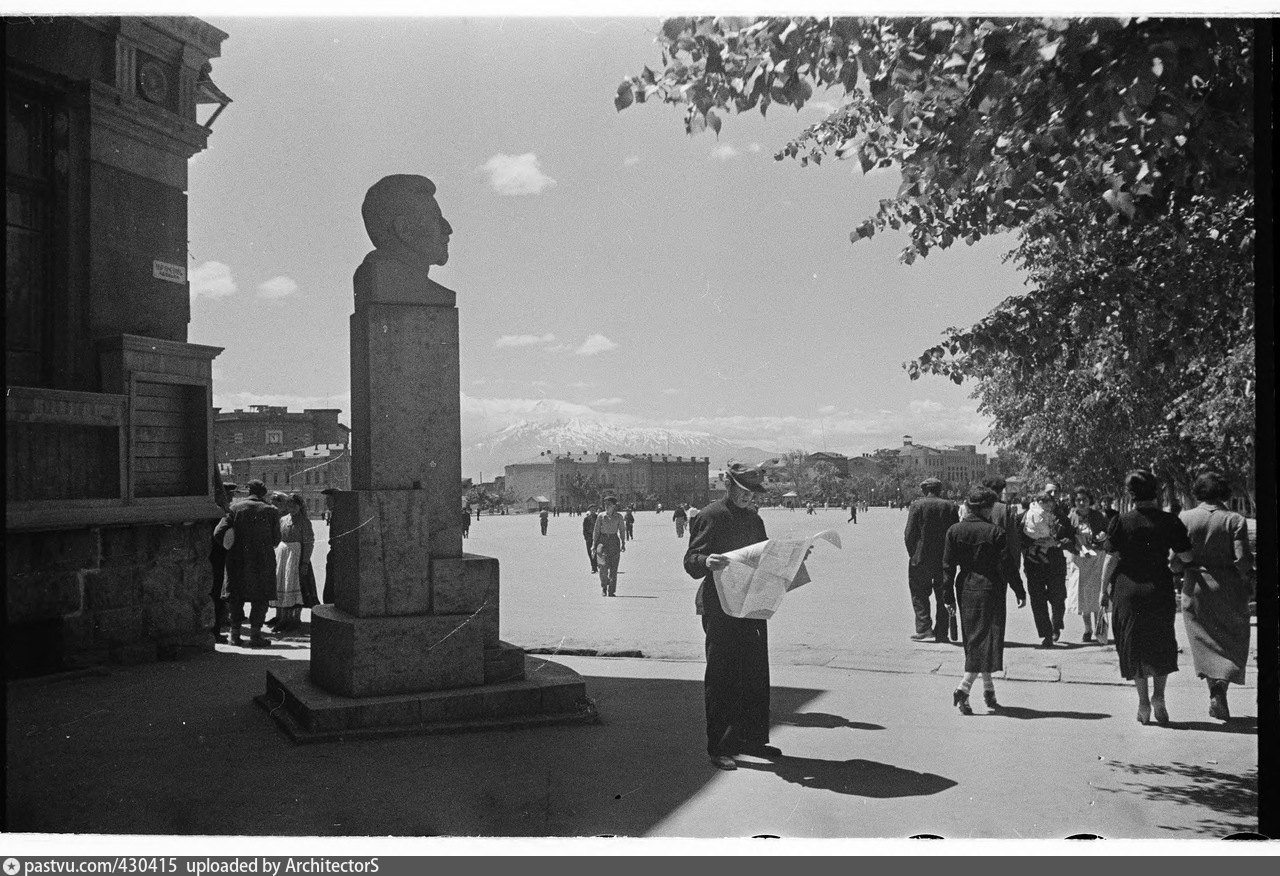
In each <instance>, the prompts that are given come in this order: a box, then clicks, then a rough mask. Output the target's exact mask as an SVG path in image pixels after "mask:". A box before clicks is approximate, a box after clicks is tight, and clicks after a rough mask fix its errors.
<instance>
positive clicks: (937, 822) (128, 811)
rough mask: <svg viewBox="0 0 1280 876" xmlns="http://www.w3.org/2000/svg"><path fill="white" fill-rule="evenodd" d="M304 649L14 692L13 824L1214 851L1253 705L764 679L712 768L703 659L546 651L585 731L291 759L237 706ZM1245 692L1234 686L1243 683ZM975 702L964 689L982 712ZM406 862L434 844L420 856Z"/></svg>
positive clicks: (1053, 687) (1024, 685)
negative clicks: (1116, 841) (751, 720)
mask: <svg viewBox="0 0 1280 876" xmlns="http://www.w3.org/2000/svg"><path fill="white" fill-rule="evenodd" d="M308 653H309V652H308V649H307V647H306V645H305V643H303V642H292V643H284V644H281V645H278V646H276V647H274V648H272V649H270V650H269V651H266V652H255V651H248V650H245V649H233V648H229V647H226V646H220V647H219V650H218V651H217V652H216V653H211V654H204V655H200V656H197V657H194V658H191V659H185V660H179V661H176V662H171V663H158V664H151V665H143V666H132V667H121V668H116V669H114V670H112V671H111V672H110V673H109V674H105V675H93V674H85V675H81V676H79V677H74V678H64V679H60V680H52V679H48V680H43V681H32V682H21V683H13V684H10V685H9V686H8V691H7V706H8V710H7V714H8V717H7V728H6V729H7V734H8V740H9V745H8V775H7V790H6V806H7V813H8V817H9V823H8V829H9V830H10V831H17V832H23V833H25V832H35V833H49V832H52V833H64V832H74V833H93V834H176V835H211V836H228V835H269V836H322V837H323V836H419V837H421V836H484V837H495V836H514V837H538V836H552V837H574V836H600V835H614V836H629V837H645V836H648V837H750V836H756V835H760V834H769V835H775V836H781V837H891V838H903V837H909V836H913V835H916V834H921V833H928V834H936V835H940V836H943V837H950V838H962V837H964V838H977V837H1010V838H1017V837H1021V838H1055V839H1061V838H1065V837H1067V836H1071V835H1073V834H1077V833H1091V834H1097V835H1101V836H1106V837H1112V838H1135V837H1150V838H1184V837H1199V838H1211V837H1220V836H1224V835H1226V834H1229V833H1233V832H1237V831H1248V830H1252V829H1254V827H1255V823H1254V811H1255V808H1256V805H1257V804H1256V801H1257V788H1256V784H1257V772H1256V762H1257V751H1256V706H1255V705H1254V704H1253V703H1251V702H1249V701H1248V698H1246V697H1245V696H1243V695H1237V696H1236V697H1235V698H1234V699H1233V701H1232V706H1233V709H1234V711H1235V712H1236V713H1237V714H1238V715H1239V719H1238V720H1237V721H1235V722H1233V723H1232V724H1229V725H1223V724H1219V723H1218V722H1216V721H1210V720H1209V719H1208V718H1207V717H1206V716H1205V714H1204V712H1205V707H1206V705H1207V704H1206V702H1204V697H1202V696H1200V695H1199V694H1198V692H1195V691H1188V690H1183V689H1180V688H1179V689H1175V690H1171V691H1170V696H1169V708H1170V711H1171V713H1172V716H1173V718H1174V721H1175V723H1174V724H1173V725H1172V726H1169V727H1158V726H1145V727H1144V726H1140V725H1139V724H1137V722H1136V721H1135V720H1134V712H1135V702H1134V697H1133V694H1132V691H1130V690H1125V689H1123V688H1119V687H1114V686H1110V685H1087V684H1066V685H1064V684H1038V683H1030V682H1016V681H1009V682H1002V683H1000V685H999V697H1000V701H1001V703H1002V705H1004V706H1005V707H1006V708H1004V709H1003V711H1002V712H1000V713H999V714H994V715H988V714H986V713H985V709H984V708H983V707H981V706H980V705H979V706H976V707H975V708H976V710H977V712H978V714H976V715H974V716H972V717H963V716H960V715H959V714H957V713H956V711H955V710H954V708H953V707H952V705H951V690H952V688H953V687H954V679H952V678H946V677H940V676H939V675H937V674H906V675H904V674H893V673H884V672H864V671H857V670H850V669H840V668H835V667H832V666H830V665H828V666H812V665H775V666H774V672H773V717H774V731H773V741H774V742H775V743H776V744H778V745H780V746H781V747H782V749H783V750H784V752H786V754H787V757H785V758H784V759H782V760H780V761H778V762H776V763H769V762H767V761H763V760H748V759H744V761H743V762H742V765H741V768H740V769H739V770H737V771H736V772H730V773H725V772H720V771H718V770H716V769H714V768H713V767H711V765H710V764H709V763H708V762H707V759H706V756H705V754H704V753H703V750H704V742H705V740H704V735H703V725H702V714H703V713H702V684H701V677H702V671H703V666H702V665H701V664H699V663H693V662H678V661H661V660H643V659H604V658H589V657H564V658H561V662H563V663H564V664H565V665H568V666H570V667H571V668H573V669H575V670H577V671H579V672H580V673H582V674H583V675H584V676H585V678H586V682H587V690H588V693H589V695H590V696H592V697H593V698H594V699H595V701H596V704H597V707H598V709H599V712H600V716H601V722H600V723H599V724H597V725H591V726H566V727H549V728H542V729H536V730H516V731H492V732H479V733H470V734H460V735H454V736H425V737H403V738H394V739H379V740H364V741H358V742H335V743H324V744H317V745H308V746H297V745H293V744H291V743H290V742H289V741H288V740H287V738H286V737H285V736H284V735H283V734H282V733H281V732H280V731H279V730H278V729H277V728H276V726H275V724H274V723H273V722H272V721H271V720H270V719H269V717H268V716H267V714H265V713H264V712H263V711H262V710H261V709H260V708H258V707H257V706H255V705H254V704H253V703H252V701H251V698H252V696H253V695H254V694H256V693H258V692H260V691H261V689H262V686H263V678H264V675H265V669H266V667H267V666H268V665H270V664H271V663H272V662H275V661H280V660H305V659H307V657H308ZM1242 693H1243V692H1242ZM978 699H980V698H978ZM423 848H424V849H426V848H429V847H423Z"/></svg>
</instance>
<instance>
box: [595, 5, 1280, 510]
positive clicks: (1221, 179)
mask: <svg viewBox="0 0 1280 876" xmlns="http://www.w3.org/2000/svg"><path fill="white" fill-rule="evenodd" d="M1263 26H1265V25H1263ZM1254 27H1255V24H1254V23H1253V22H1250V21H1248V20H1240V19H1237V20H1231V19H1204V18H1201V19H1193V18H1184V19H1159V18H1121V19H1100V18H1098V19H1093V18H1089V19H1059V18H1020V19H998V20H994V19H985V18H912V19H907V18H903V19H883V18H777V19H759V20H752V19H731V18H672V19H668V20H666V21H665V22H664V23H663V27H662V33H661V35H660V36H659V37H658V43H659V44H660V47H661V52H662V62H663V66H662V70H661V71H660V72H654V71H652V70H650V69H648V68H645V69H644V71H643V72H642V73H641V74H640V75H639V76H633V77H630V78H628V79H627V80H624V81H623V83H622V84H621V85H620V86H619V88H618V94H617V97H616V99H615V105H616V106H617V108H618V109H619V110H622V109H625V108H626V107H628V106H630V105H631V104H632V103H642V102H644V101H646V100H648V99H651V98H656V99H660V100H662V101H665V102H667V103H673V104H677V105H680V106H682V107H683V108H684V110H685V114H684V118H685V126H686V130H688V131H689V132H690V133H696V132H698V131H700V130H704V129H706V128H711V129H712V130H713V131H714V132H715V133H717V134H719V132H720V130H721V127H722V124H723V120H722V118H721V114H723V113H725V112H726V111H736V112H745V111H749V110H752V109H759V111H760V112H761V113H762V114H763V113H766V112H767V110H768V109H769V107H770V106H773V105H775V104H782V105H786V106H791V107H794V108H796V109H799V108H801V107H803V106H804V105H805V103H806V102H808V101H810V100H811V99H813V97H814V95H815V89H837V90H838V91H839V92H841V93H842V95H843V96H842V98H841V105H840V107H839V108H838V109H836V111H835V112H833V113H831V114H830V115H828V116H827V117H826V118H825V119H823V120H822V121H820V122H818V123H817V124H814V125H811V126H809V127H808V128H806V129H805V130H804V131H803V132H801V134H800V135H799V136H797V137H796V138H795V139H793V140H791V141H790V142H789V143H787V144H786V146H785V147H783V148H782V149H781V150H780V151H779V152H778V153H777V155H776V156H775V157H776V158H778V159H779V160H781V159H783V158H787V157H790V158H794V159H798V160H799V161H800V162H801V164H802V165H805V164H809V163H814V164H820V163H821V161H822V159H823V157H824V156H827V155H831V154H834V156H835V157H836V158H856V160H857V161H858V162H859V164H860V166H861V168H862V170H863V171H864V172H867V171H870V170H872V169H873V168H877V167H891V166H893V167H897V168H898V169H899V170H900V172H901V175H902V184H901V187H900V188H899V190H898V193H897V196H896V197H894V198H890V199H886V200H883V201H881V202H880V204H879V207H878V209H877V210H876V212H875V214H874V215H872V216H870V217H867V218H866V219H865V220H864V221H862V222H861V224H859V225H858V226H857V227H856V228H855V229H854V231H853V232H852V233H851V234H850V239H851V240H852V241H855V242H856V241H858V240H861V239H864V238H869V237H872V236H874V235H875V234H876V233H878V232H880V231H882V230H884V229H886V228H889V229H894V230H897V229H905V231H906V233H907V234H908V236H909V239H910V240H909V243H908V244H907V246H906V247H905V249H904V250H903V251H902V256H901V257H902V260H903V261H905V262H907V263H911V262H912V261H914V260H915V259H916V258H917V257H920V256H924V255H927V254H928V253H929V252H930V251H931V250H932V249H934V248H937V247H940V248H946V247H949V246H951V245H953V244H954V243H955V242H956V241H958V240H963V241H965V242H966V243H969V244H972V243H974V242H975V241H977V240H978V239H979V238H981V237H983V236H986V235H989V234H993V233H998V232H1004V231H1014V232H1016V234H1017V240H1018V243H1017V248H1016V249H1015V250H1014V252H1013V253H1011V255H1010V257H1011V258H1012V259H1013V260H1014V262H1015V263H1016V264H1017V265H1018V267H1020V268H1021V269H1023V270H1024V271H1026V272H1027V275H1028V280H1029V285H1030V286H1031V287H1032V291H1030V292H1028V293H1027V294H1025V295H1020V296H1015V297H1013V298H1010V299H1008V300H1006V301H1005V302H1003V303H1002V304H1001V305H1000V306H998V307H997V308H996V309H995V310H993V311H992V312H991V313H990V314H989V315H988V316H987V317H986V318H985V319H984V320H982V321H981V322H980V323H978V324H977V325H975V326H973V327H971V328H969V329H957V328H952V329H949V330H947V332H946V333H945V335H944V340H943V342H942V343H941V344H939V345H938V346H936V347H934V348H932V349H931V350H928V351H926V352H925V353H924V354H923V355H922V356H920V357H919V358H918V359H917V360H915V361H913V362H910V363H907V368H908V371H909V373H910V375H911V376H912V377H913V378H915V377H918V376H920V375H922V374H938V375H943V376H946V377H949V378H950V379H951V380H953V381H954V382H956V383H962V382H963V381H964V380H965V379H966V378H969V379H973V380H975V381H976V383H977V389H976V391H975V393H974V394H975V397H977V398H978V399H979V402H980V405H981V410H982V411H983V412H984V413H986V414H988V415H990V416H991V417H992V419H993V422H994V427H993V431H992V436H991V437H992V439H993V440H994V441H995V442H996V443H997V444H998V445H1000V446H1001V449H1002V451H1005V452H1008V453H1011V454H1013V455H1016V456H1018V457H1020V458H1022V459H1023V460H1024V461H1025V464H1026V468H1027V471H1028V473H1030V474H1039V475H1044V476H1050V475H1051V476H1053V477H1055V478H1060V479H1061V478H1067V479H1070V480H1071V481H1072V482H1079V483H1085V484H1090V485H1093V486H1096V487H1099V488H1103V489H1105V488H1110V487H1112V486H1114V484H1116V483H1117V482H1118V480H1119V478H1120V477H1121V475H1122V474H1123V472H1124V471H1125V470H1126V469H1128V468H1132V467H1133V466H1135V465H1139V464H1145V465H1151V466H1153V467H1154V468H1156V469H1157V471H1159V472H1160V473H1161V474H1163V476H1164V477H1165V478H1166V480H1168V481H1170V482H1172V483H1174V484H1176V485H1178V486H1179V487H1180V488H1181V489H1182V490H1183V491H1184V492H1185V489H1186V487H1187V485H1188V480H1189V477H1190V470H1191V469H1192V468H1193V467H1194V466H1195V465H1197V464H1200V463H1206V462H1207V463H1210V464H1214V465H1217V466H1219V467H1222V468H1224V469H1226V470H1227V471H1228V472H1230V473H1234V474H1236V475H1239V476H1241V477H1242V478H1243V479H1244V480H1245V481H1246V482H1247V483H1248V484H1249V485H1250V492H1252V484H1253V470H1254V469H1253V466H1254V446H1253V442H1254V431H1255V430H1254V421H1255V395H1256V392H1255V386H1254V373H1255V368H1254V357H1255V346H1254V342H1253V333H1254V327H1255V326H1254V323H1255V319H1254V310H1253V294H1254V289H1253V283H1252V260H1253V247H1254V223H1253V216H1252V211H1253V205H1254V200H1253V194H1252V192H1253V186H1254V175H1253V170H1252V167H1253V162H1254V154H1253V153H1254V141H1253V103H1254V98H1253V70H1252V65H1253V62H1254V57H1253V55H1254V30H1253V29H1254Z"/></svg>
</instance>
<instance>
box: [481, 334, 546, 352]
mask: <svg viewBox="0 0 1280 876" xmlns="http://www.w3.org/2000/svg"><path fill="white" fill-rule="evenodd" d="M555 339H556V336H555V335H553V334H545V335H503V336H502V337H500V338H498V339H497V340H496V341H494V342H493V345H494V346H495V347H497V348H499V349H501V348H502V347H533V346H537V345H538V344H550V343H551V342H552V341H554V340H555Z"/></svg>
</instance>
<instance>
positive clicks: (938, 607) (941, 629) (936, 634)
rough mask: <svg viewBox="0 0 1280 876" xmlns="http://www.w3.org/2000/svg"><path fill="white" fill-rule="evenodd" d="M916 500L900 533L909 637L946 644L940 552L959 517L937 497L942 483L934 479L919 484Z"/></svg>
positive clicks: (947, 638) (944, 601)
mask: <svg viewBox="0 0 1280 876" xmlns="http://www.w3.org/2000/svg"><path fill="white" fill-rule="evenodd" d="M920 492H921V493H923V494H924V495H922V496H921V497H920V498H918V499H916V500H915V501H913V502H912V503H911V506H910V508H909V509H908V510H907V529H906V532H905V533H904V535H905V540H906V544H907V553H908V554H909V555H910V557H911V561H910V565H909V566H908V567H907V585H908V586H909V587H910V589H911V606H912V608H913V609H914V610H915V614H916V631H915V634H914V635H912V636H911V638H912V639H914V640H915V641H917V642H923V641H924V640H925V639H928V638H929V636H930V635H932V636H933V640H934V641H935V642H948V641H950V638H949V636H948V632H949V631H948V627H949V620H950V614H949V612H948V611H947V606H946V600H945V599H944V598H943V582H942V548H943V546H944V545H945V543H946V537H947V530H948V529H950V528H951V526H952V524H954V523H958V522H960V513H959V511H958V510H957V509H956V505H955V503H954V502H950V501H948V500H946V499H944V498H942V496H941V495H939V494H940V493H941V492H942V482H941V481H940V480H938V479H937V478H925V479H924V480H923V481H921V482H920ZM930 594H933V597H934V610H935V612H936V617H935V618H934V619H933V629H932V631H930V629H929V624H930V611H929V595H930Z"/></svg>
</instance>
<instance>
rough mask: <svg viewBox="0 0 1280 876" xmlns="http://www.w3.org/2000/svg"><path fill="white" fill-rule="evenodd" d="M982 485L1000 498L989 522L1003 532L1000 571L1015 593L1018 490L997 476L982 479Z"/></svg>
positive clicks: (1018, 561) (1019, 572) (1019, 560)
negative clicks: (1002, 559)
mask: <svg viewBox="0 0 1280 876" xmlns="http://www.w3.org/2000/svg"><path fill="white" fill-rule="evenodd" d="M982 485H983V486H984V487H986V488H987V489H989V490H991V491H992V492H993V493H995V494H996V495H997V496H999V497H1000V501H999V502H996V503H995V504H994V505H992V506H991V522H992V523H994V524H995V525H996V526H998V527H1000V528H1001V529H1002V530H1004V564H1003V566H1002V570H1001V571H1003V573H1004V580H1005V582H1006V583H1007V584H1008V585H1009V586H1010V587H1012V588H1013V590H1014V592H1015V593H1017V592H1018V590H1019V588H1021V587H1022V523H1021V520H1020V518H1021V516H1022V506H1021V505H1019V504H1018V488H1017V487H1014V486H1011V485H1010V484H1009V483H1008V482H1007V481H1005V479H1004V478H1002V477H1000V476H999V475H996V476H993V477H989V478H986V479H984V480H983V482H982ZM1014 582H1017V583H1016V584H1015V583H1014Z"/></svg>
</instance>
